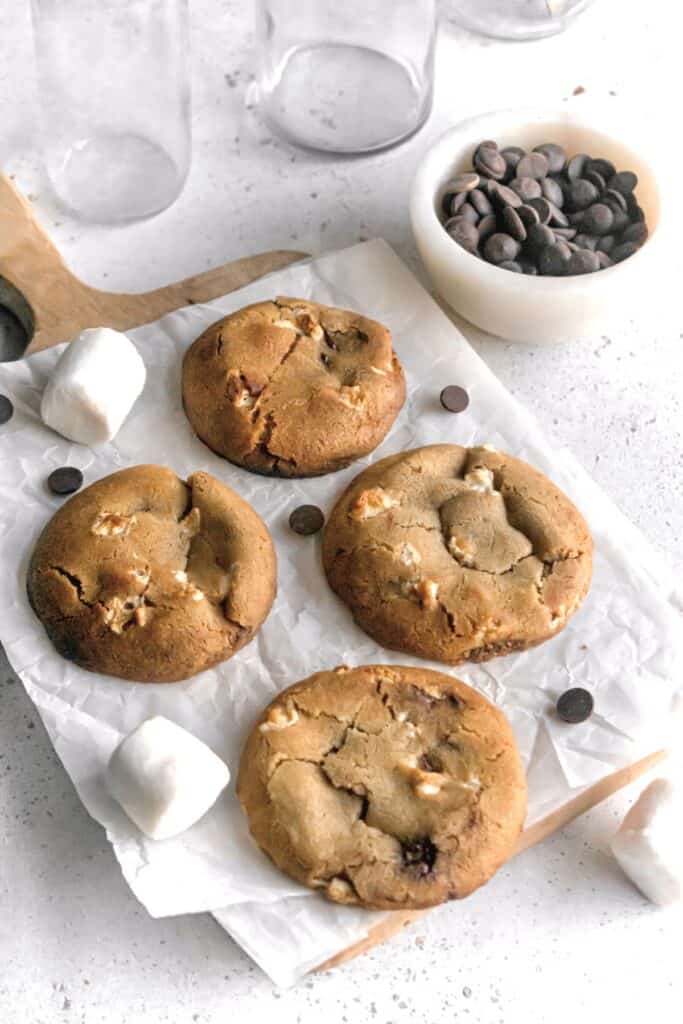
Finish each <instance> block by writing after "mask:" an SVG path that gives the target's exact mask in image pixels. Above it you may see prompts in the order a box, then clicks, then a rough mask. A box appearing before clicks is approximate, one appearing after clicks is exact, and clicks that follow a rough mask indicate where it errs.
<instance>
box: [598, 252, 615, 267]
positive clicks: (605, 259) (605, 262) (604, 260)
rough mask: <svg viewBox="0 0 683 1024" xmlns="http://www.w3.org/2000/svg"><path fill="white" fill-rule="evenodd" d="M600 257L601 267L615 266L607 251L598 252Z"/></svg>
mask: <svg viewBox="0 0 683 1024" xmlns="http://www.w3.org/2000/svg"><path fill="white" fill-rule="evenodd" d="M598 259H599V260H600V269H601V270H606V269H607V267H613V266H614V263H613V262H612V260H611V258H610V257H609V256H608V255H607V253H606V252H602V251H600V252H598Z"/></svg>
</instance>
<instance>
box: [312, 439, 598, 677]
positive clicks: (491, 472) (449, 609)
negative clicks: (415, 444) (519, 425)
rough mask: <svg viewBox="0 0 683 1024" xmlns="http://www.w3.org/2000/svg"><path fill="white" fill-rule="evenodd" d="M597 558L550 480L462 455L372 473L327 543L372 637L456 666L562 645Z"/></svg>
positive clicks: (398, 463)
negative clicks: (555, 639) (561, 635)
mask: <svg viewBox="0 0 683 1024" xmlns="http://www.w3.org/2000/svg"><path fill="white" fill-rule="evenodd" d="M592 551H593V544H592V541H591V537H590V534H589V532H588V527H587V526H586V523H585V522H584V520H583V518H582V516H581V515H580V513H579V512H578V511H577V509H576V508H575V507H574V506H573V505H572V503H571V502H570V501H569V499H568V498H567V497H566V496H565V495H564V494H563V493H562V492H561V491H560V490H558V489H557V487H555V486H554V485H553V484H552V483H551V482H550V480H548V479H547V477H545V476H543V474H542V473H539V472H538V471H537V470H535V469H532V467H531V466H529V465H527V464H526V463H525V462H521V461H520V460H519V459H515V458H513V457H512V456H511V455H505V454H503V453H502V452H497V451H494V450H492V449H488V448H461V447H459V446H458V445H433V446H430V447H427V448H417V449H414V450H413V451H408V452H403V453H402V454H400V455H393V456H391V457H389V458H387V459H383V460H381V461H380V462H377V463H376V464H375V465H374V466H371V467H370V468H369V469H366V470H365V472H363V473H361V474H360V475H359V476H357V477H356V479H355V480H353V481H352V483H351V485H350V486H349V487H348V488H347V490H346V491H345V493H344V494H343V495H342V496H341V498H340V499H339V501H338V502H337V504H336V506H335V507H334V509H333V511H332V513H331V515H330V517H329V519H328V522H327V526H326V529H325V535H324V540H323V560H324V565H325V571H326V573H327V578H328V580H329V582H330V585H331V587H332V589H333V590H335V591H336V592H337V594H339V596H340V597H341V598H342V600H343V601H344V602H345V603H346V604H347V605H348V606H349V608H350V609H351V611H352V612H353V616H354V618H355V619H356V621H357V622H358V624H359V625H360V626H361V628H362V629H364V630H365V632H366V633H369V634H370V636H372V637H374V639H375V640H377V641H378V642H379V643H380V644H382V645H383V646H384V647H391V648H395V649H396V650H400V651H407V652H410V653H411V654H416V655H418V656H420V657H424V658H434V659H436V660H438V661H445V662H449V663H450V664H452V665H457V664H459V663H460V662H463V661H486V660H487V659H489V658H493V657H495V656H496V655H499V654H508V653H509V652H510V651H522V650H525V649H526V648H528V647H533V646H534V645H536V644H540V643H542V642H543V641H544V640H547V639H548V638H549V637H552V636H554V635H555V634H556V633H558V632H559V631H560V630H561V629H562V628H563V626H564V625H565V624H566V622H567V620H568V618H569V617H570V615H572V614H573V612H575V611H576V609H577V608H578V607H579V605H580V604H581V602H582V601H583V599H584V597H585V596H586V593H587V591H588V587H589V585H590V580H591V571H592Z"/></svg>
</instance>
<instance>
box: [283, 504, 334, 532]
mask: <svg viewBox="0 0 683 1024" xmlns="http://www.w3.org/2000/svg"><path fill="white" fill-rule="evenodd" d="M324 522H325V516H324V515H323V513H322V510H321V509H319V508H318V506H317V505H299V507H298V508H295V509H294V511H293V512H292V513H291V515H290V517H289V525H290V528H291V529H292V530H294V533H299V534H301V536H302V537H308V536H310V534H312V533H317V532H318V530H320V529H322V526H323V523H324Z"/></svg>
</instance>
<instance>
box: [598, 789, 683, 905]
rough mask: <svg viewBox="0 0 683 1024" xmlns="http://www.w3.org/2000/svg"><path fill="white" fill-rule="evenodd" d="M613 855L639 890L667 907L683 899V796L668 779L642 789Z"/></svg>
mask: <svg viewBox="0 0 683 1024" xmlns="http://www.w3.org/2000/svg"><path fill="white" fill-rule="evenodd" d="M611 846H612V853H613V854H614V856H615V857H616V858H617V860H618V861H619V864H620V865H621V867H622V868H623V870H624V871H625V873H626V874H627V875H628V876H629V878H630V879H631V881H632V882H634V883H635V885H637V886H638V888H639V889H640V891H641V892H642V893H643V894H644V895H645V896H647V898H648V899H649V900H651V901H652V902H653V903H659V904H660V905H665V904H667V903H674V902H676V901H677V900H680V899H681V897H682V896H683V793H681V791H680V789H678V788H677V787H676V786H675V785H674V784H673V783H672V782H670V781H669V780H668V779H655V781H654V782H652V783H650V785H649V786H648V787H647V788H646V789H644V790H643V792H642V793H641V794H640V796H639V798H638V799H637V800H636V802H635V804H634V805H633V807H632V808H631V810H630V811H629V812H628V814H627V815H626V817H625V818H624V821H623V823H622V825H621V828H620V829H619V831H618V832H617V834H616V836H615V837H614V839H613V840H612V843H611Z"/></svg>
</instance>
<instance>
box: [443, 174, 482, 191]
mask: <svg viewBox="0 0 683 1024" xmlns="http://www.w3.org/2000/svg"><path fill="white" fill-rule="evenodd" d="M478 186H479V175H478V174H473V173H472V172H470V171H468V172H466V173H465V174H456V176H455V177H454V178H453V179H452V181H449V183H448V190H449V192H454V193H455V194H458V193H459V192H471V191H472V189H473V188H478Z"/></svg>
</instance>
